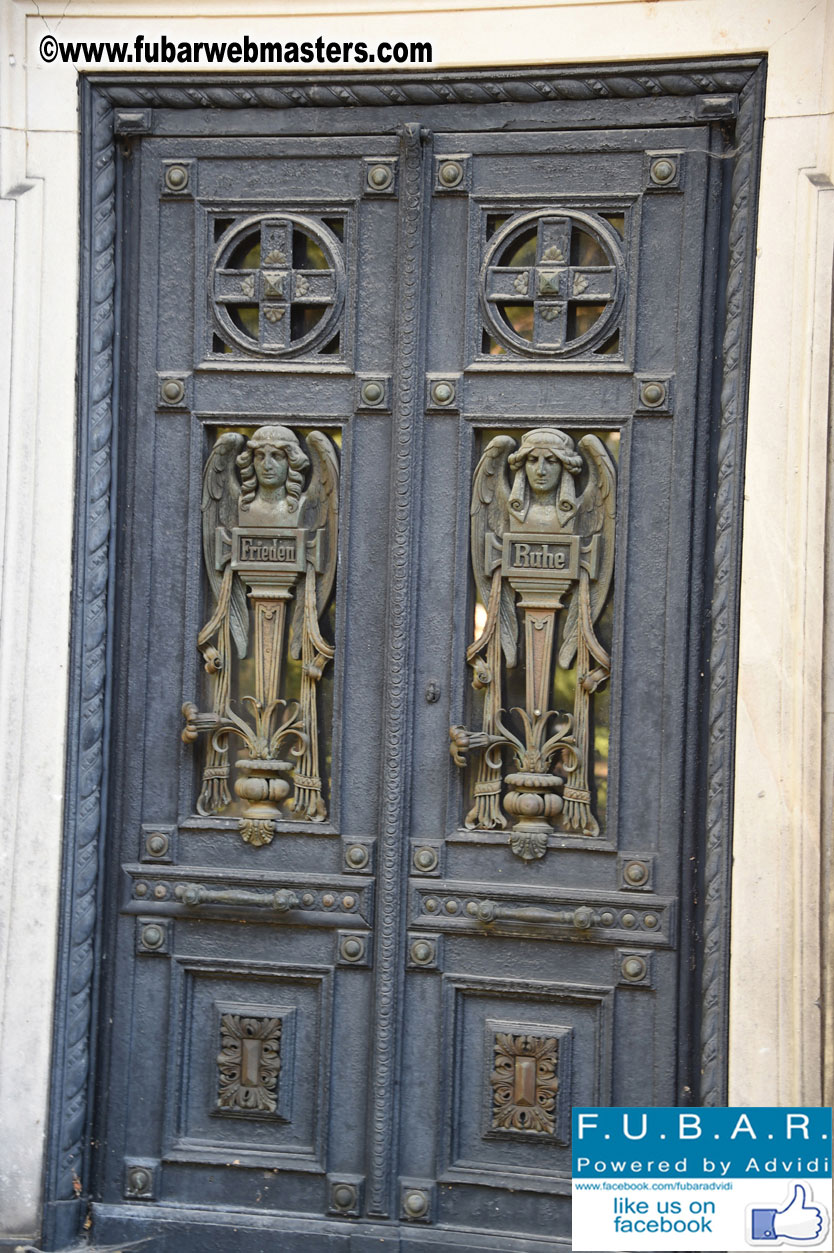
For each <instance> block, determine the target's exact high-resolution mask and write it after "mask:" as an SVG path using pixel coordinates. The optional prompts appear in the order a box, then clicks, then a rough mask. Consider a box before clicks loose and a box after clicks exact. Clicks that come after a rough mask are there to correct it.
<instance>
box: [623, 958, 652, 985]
mask: <svg viewBox="0 0 834 1253" xmlns="http://www.w3.org/2000/svg"><path fill="white" fill-rule="evenodd" d="M648 969H649V968H648V966H647V964H646V959H645V957H638V956H637V954H636V953H632V954H631V956H629V957H624V958H623V960H622V964H621V966H620V970H621V971H622V975H623V978H624V979H628V980H629V982H631V983H637V982H639V980H640V979H645V977H646V974H647V973H648Z"/></svg>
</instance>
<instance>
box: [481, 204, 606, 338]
mask: <svg viewBox="0 0 834 1253" xmlns="http://www.w3.org/2000/svg"><path fill="white" fill-rule="evenodd" d="M573 230H574V224H573V222H572V221H571V219H570V218H567V217H556V216H552V217H542V218H540V219H539V222H538V226H537V230H536V259H535V262H534V264H533V265H528V266H501V265H490V266H487V271H486V299H487V301H488V302H489V303H490V304H492V305H497V304H508V305H532V307H533V339H532V344H533V347H535V348H540V349H543V350H545V351H546V350H552V349H556V348H562V347H564V345H565V342H566V341H567V340H568V312H569V307H570V306H571V305H577V304H609V303H610V302H611V301H612V300H613V299H614V297H615V295H616V291H617V269H616V266H614V265H571V262H570V256H571V236H572V233H573ZM583 233H586V234H587V233H588V232H587V231H585V232H583ZM595 242H596V241H595ZM493 318H494V320H495V315H493ZM501 326H502V330H503V331H504V333H505V334H506V331H507V330H509V331H510V333H511V334H516V335H517V332H513V329H512V328H511V327H508V326H507V325H506V323H504V322H503V321H502V322H501ZM525 346H526V341H525Z"/></svg>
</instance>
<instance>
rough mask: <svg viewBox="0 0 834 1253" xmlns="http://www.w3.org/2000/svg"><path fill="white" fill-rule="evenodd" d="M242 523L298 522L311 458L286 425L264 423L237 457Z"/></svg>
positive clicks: (287, 523)
mask: <svg viewBox="0 0 834 1253" xmlns="http://www.w3.org/2000/svg"><path fill="white" fill-rule="evenodd" d="M237 465H238V469H239V470H240V483H241V493H240V504H239V507H238V508H239V516H240V524H241V526H243V525H246V524H248V525H249V526H287V525H290V524H292V523H293V522H295V521H297V519H298V509H299V498H300V496H301V491H302V486H303V483H304V471H305V470H306V469H307V468H308V466H309V465H310V459H309V457H307V455H306V454H305V453H304V451H303V450H302V448H301V445H300V444H299V442H298V440H297V439H296V437H295V435H294V434H293V432H292V431H290V430H289V429H288V428H287V427H285V426H262V427H260V429H259V430H257V431H256V432H255V434H254V435H253V436H252V438H251V439H249V440H247V442H246V448H245V449H244V451H243V452H242V453H241V454H240V456H239V457H238V458H237Z"/></svg>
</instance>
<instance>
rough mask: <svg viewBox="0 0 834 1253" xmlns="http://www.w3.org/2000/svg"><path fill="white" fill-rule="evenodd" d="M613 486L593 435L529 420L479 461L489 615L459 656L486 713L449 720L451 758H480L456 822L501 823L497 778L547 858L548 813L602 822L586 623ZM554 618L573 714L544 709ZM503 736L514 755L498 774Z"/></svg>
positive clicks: (596, 662) (476, 558)
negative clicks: (508, 692)
mask: <svg viewBox="0 0 834 1253" xmlns="http://www.w3.org/2000/svg"><path fill="white" fill-rule="evenodd" d="M510 475H511V476H512V478H510ZM583 484H584V486H582V485H583ZM616 498H617V480H616V470H615V467H614V463H613V461H612V460H611V458H610V456H609V455H608V453H607V452H606V450H605V447H604V446H603V444H602V442H601V441H600V440H599V439H598V438H597V436H595V435H586V436H584V438H582V439H581V440H580V441H579V444H578V445H576V444H575V443H574V441H573V439H572V438H571V437H570V436H569V435H567V434H566V433H565V432H564V431H560V430H557V429H555V428H553V427H541V428H539V429H537V430H532V431H527V432H526V433H525V434H524V435H523V437H522V439H521V441H520V443H516V441H515V440H514V439H513V438H512V437H510V436H508V435H498V436H496V437H495V438H494V439H493V440H492V441H491V442H490V443H489V444H488V445H487V448H486V451H485V452H484V455H483V456H482V457H481V460H480V461H479V463H478V466H477V468H476V470H475V478H474V484H473V491H472V507H471V515H472V517H471V554H472V568H473V571H474V575H475V582H476V585H477V588H478V592H479V595H480V598H481V601H482V603H483V605H484V606H485V607H486V621H485V624H484V627H483V631H482V632H481V634H480V635H479V636H477V637H476V639H475V640H474V642H473V643H472V644H471V645H470V646H469V648H468V650H467V661H468V662H469V664H470V666H471V667H472V669H473V671H474V676H473V680H472V684H473V687H474V688H475V690H476V691H477V692H479V693H482V697H483V711H482V725H481V730H480V731H471V730H469V729H468V728H467V727H463V726H453V727H452V728H451V730H450V737H451V753H452V756H453V758H454V760H455V762H456V763H457V764H458V765H459V766H464V765H465V764H466V754H467V753H470V752H471V753H473V754H474V755H475V757H476V761H477V766H476V771H475V777H474V783H473V804H472V807H471V809H470V810H469V812H468V813H467V815H466V819H465V823H466V826H467V827H468V828H470V829H472V828H478V829H486V830H491V829H494V828H496V827H498V828H505V827H506V826H507V819H506V817H505V815H504V813H502V808H501V802H502V790H503V789H504V787H505V785H506V787H507V788H508V789H509V790H508V791H506V793H505V794H504V796H503V809H504V811H505V812H506V814H508V815H509V816H510V817H511V818H513V819H515V823H514V826H513V829H512V831H511V833H510V847H511V848H512V851H513V852H514V853H515V854H516V855H517V856H519V857H521V858H523V859H524V860H526V861H529V860H533V859H535V858H538V857H543V856H544V854H545V853H546V851H547V841H548V836H549V835H550V834H551V833H552V832H553V831H554V826H553V822H554V820H556V819H559V821H560V826H561V829H562V831H563V832H564V833H566V834H578V835H585V836H596V835H598V834H599V824H598V822H597V819H596V816H595V815H594V812H593V798H592V793H591V789H590V786H589V774H590V770H591V761H590V756H589V754H590V751H591V739H590V716H591V701H592V699H593V694H594V692H596V691H597V690H598V689H599V688H600V687H601V685H602V684H603V683H605V682H606V680H607V679H608V678H609V675H610V659H609V656H608V653H607V651H606V649H605V648H604V647H603V645H602V643H601V641H600V640H599V638H598V637H597V634H596V631H595V623H596V622H597V619H598V618H599V616H600V614H601V612H602V609H603V606H604V604H605V602H606V599H607V597H608V593H609V589H610V586H611V580H612V576H613V572H614V537H615V513H616ZM519 616H520V617H521V624H522V626H523V633H522V634H520V632H519ZM557 623H558V625H559V627H560V635H559V641H558V649H556V665H557V666H559V667H561V669H562V670H571V669H572V668H573V667H575V670H576V680H575V691H574V701H573V709H572V711H570V712H568V711H565V710H559V709H553V708H551V704H552V692H553V658H554V648H555V645H556V628H557ZM519 664H522V665H523V667H524V677H525V686H526V693H525V695H526V699H525V705H524V707H523V708H520V707H519V708H514V709H512V710H510V711H509V714H512V715H514V718H511V717H509V715H508V711H507V710H506V709H505V708H504V702H503V696H502V687H503V681H504V677H505V671H508V670H512V669H514V668H515V667H516V666H518V665H519ZM505 748H509V749H511V751H512V754H513V756H514V758H515V769H514V770H513V771H512V772H511V773H509V774H507V775H506V776H505V774H504V762H503V759H502V752H503V750H504V749H505Z"/></svg>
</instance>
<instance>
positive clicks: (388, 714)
mask: <svg viewBox="0 0 834 1253" xmlns="http://www.w3.org/2000/svg"><path fill="white" fill-rule="evenodd" d="M401 152H402V161H403V175H402V183H401V192H400V196H401V201H400V204H401V208H400V239H399V248H400V293H401V294H400V297H399V310H398V312H399V318H398V321H397V331H396V358H395V359H396V360H397V362H398V363H399V372H398V373H399V378H398V383H397V403H396V407H395V410H394V414H395V417H394V421H395V424H396V425H395V429H394V440H395V461H394V468H393V478H392V501H391V555H390V559H389V588H390V591H389V595H388V606H387V616H388V633H387V641H386V649H387V654H386V656H387V660H386V684H385V687H386V691H385V728H384V731H383V740H382V742H383V744H384V746H385V756H384V762H383V776H382V777H383V786H382V809H381V816H380V830H379V870H378V875H377V892H378V904H377V907H376V917H377V950H376V963H375V970H376V977H375V985H374V1007H375V1020H374V1037H373V1051H372V1061H371V1070H370V1075H371V1082H370V1085H369V1091H370V1093H371V1115H370V1127H369V1153H368V1176H367V1196H368V1203H367V1212H368V1213H369V1214H373V1215H377V1216H379V1217H383V1218H384V1217H387V1215H388V1214H389V1213H390V1209H391V1183H390V1172H391V1148H392V1145H393V1144H394V1135H395V1127H396V1123H395V1114H396V1105H397V1102H396V1099H395V1098H396V1078H397V1074H396V1069H397V1059H398V1057H399V1036H400V1030H399V1025H400V1024H399V1014H398V1009H399V1001H400V997H399V987H400V967H401V964H402V963H401V961H400V930H401V928H400V901H401V899H402V897H403V876H402V866H403V850H404V848H406V849H407V841H405V840H404V839H403V815H404V814H405V813H407V789H408V782H409V779H408V770H407V764H408V760H409V757H410V753H409V751H408V750H409V742H410V720H409V718H410V715H409V700H408V696H409V692H410V690H411V666H410V659H411V645H412V636H413V632H412V631H411V629H410V628H411V605H412V599H413V586H414V569H413V567H414V562H413V561H412V560H411V557H412V554H413V551H414V548H413V544H412V532H413V527H414V512H415V510H414V507H413V505H414V500H413V498H414V495H415V493H414V483H415V474H417V473H419V469H418V467H419V457H418V451H419V450H418V429H417V428H418V424H419V423H420V421H421V413H420V406H419V401H420V397H421V389H420V385H419V380H418V373H417V367H418V364H419V360H418V352H419V342H420V304H421V289H422V282H421V279H422V253H423V139H422V134H421V128H420V126H419V125H417V124H413V123H407V124H406V125H405V126H404V127H403V128H402V140H401Z"/></svg>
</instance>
